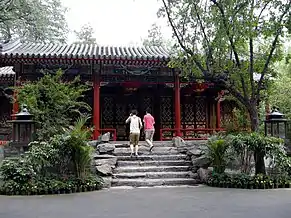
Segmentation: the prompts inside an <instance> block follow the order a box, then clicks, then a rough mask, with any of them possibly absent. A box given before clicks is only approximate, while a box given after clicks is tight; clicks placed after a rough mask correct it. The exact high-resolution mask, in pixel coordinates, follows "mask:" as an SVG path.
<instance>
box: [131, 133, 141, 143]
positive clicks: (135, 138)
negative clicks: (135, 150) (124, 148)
mask: <svg viewBox="0 0 291 218" xmlns="http://www.w3.org/2000/svg"><path fill="white" fill-rule="evenodd" d="M129 142H130V144H131V145H138V142H139V133H130V135H129Z"/></svg>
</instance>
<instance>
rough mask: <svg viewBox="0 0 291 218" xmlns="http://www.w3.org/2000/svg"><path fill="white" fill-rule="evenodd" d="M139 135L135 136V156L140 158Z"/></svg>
mask: <svg viewBox="0 0 291 218" xmlns="http://www.w3.org/2000/svg"><path fill="white" fill-rule="evenodd" d="M138 143H139V134H138V133H137V134H135V155H136V156H138Z"/></svg>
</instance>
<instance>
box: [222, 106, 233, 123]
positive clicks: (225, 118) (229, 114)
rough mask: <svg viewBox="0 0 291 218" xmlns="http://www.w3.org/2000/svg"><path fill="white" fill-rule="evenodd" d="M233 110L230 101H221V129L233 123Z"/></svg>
mask: <svg viewBox="0 0 291 218" xmlns="http://www.w3.org/2000/svg"><path fill="white" fill-rule="evenodd" d="M233 109H234V104H233V103H232V102H230V101H223V102H221V104H220V122H221V127H225V126H226V125H227V124H229V123H231V122H232V121H233Z"/></svg>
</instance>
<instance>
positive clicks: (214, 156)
mask: <svg viewBox="0 0 291 218" xmlns="http://www.w3.org/2000/svg"><path fill="white" fill-rule="evenodd" d="M228 148H229V144H228V143H227V142H226V140H225V139H223V138H217V137H214V138H210V139H209V140H208V143H207V152H206V155H207V157H208V158H209V160H210V161H211V165H212V166H213V171H214V172H215V173H224V171H225V168H226V166H227V163H228V160H229V154H228Z"/></svg>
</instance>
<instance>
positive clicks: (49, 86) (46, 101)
mask: <svg viewBox="0 0 291 218" xmlns="http://www.w3.org/2000/svg"><path fill="white" fill-rule="evenodd" d="M62 76H63V73H62V71H60V70H59V71H58V72H57V73H56V74H55V75H52V74H44V76H43V77H42V78H40V79H39V80H38V81H36V82H28V83H26V85H25V86H24V87H21V88H17V87H16V88H17V89H18V92H19V94H18V100H19V103H20V104H21V105H22V104H26V105H27V106H28V109H29V111H30V113H32V114H33V115H34V116H35V117H34V119H35V121H36V122H37V123H38V124H39V125H38V130H37V135H36V136H37V138H38V140H44V141H45V140H46V139H48V138H50V137H52V136H54V135H56V134H60V133H62V132H63V128H67V127H69V125H70V124H72V122H74V120H76V117H78V116H79V115H82V112H84V111H85V112H86V111H89V110H91V108H90V106H89V105H88V104H87V103H85V102H83V101H82V98H83V97H84V92H85V91H87V90H88V87H87V86H86V85H82V84H79V81H80V79H79V77H76V78H75V79H74V80H73V81H71V82H63V81H62Z"/></svg>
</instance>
